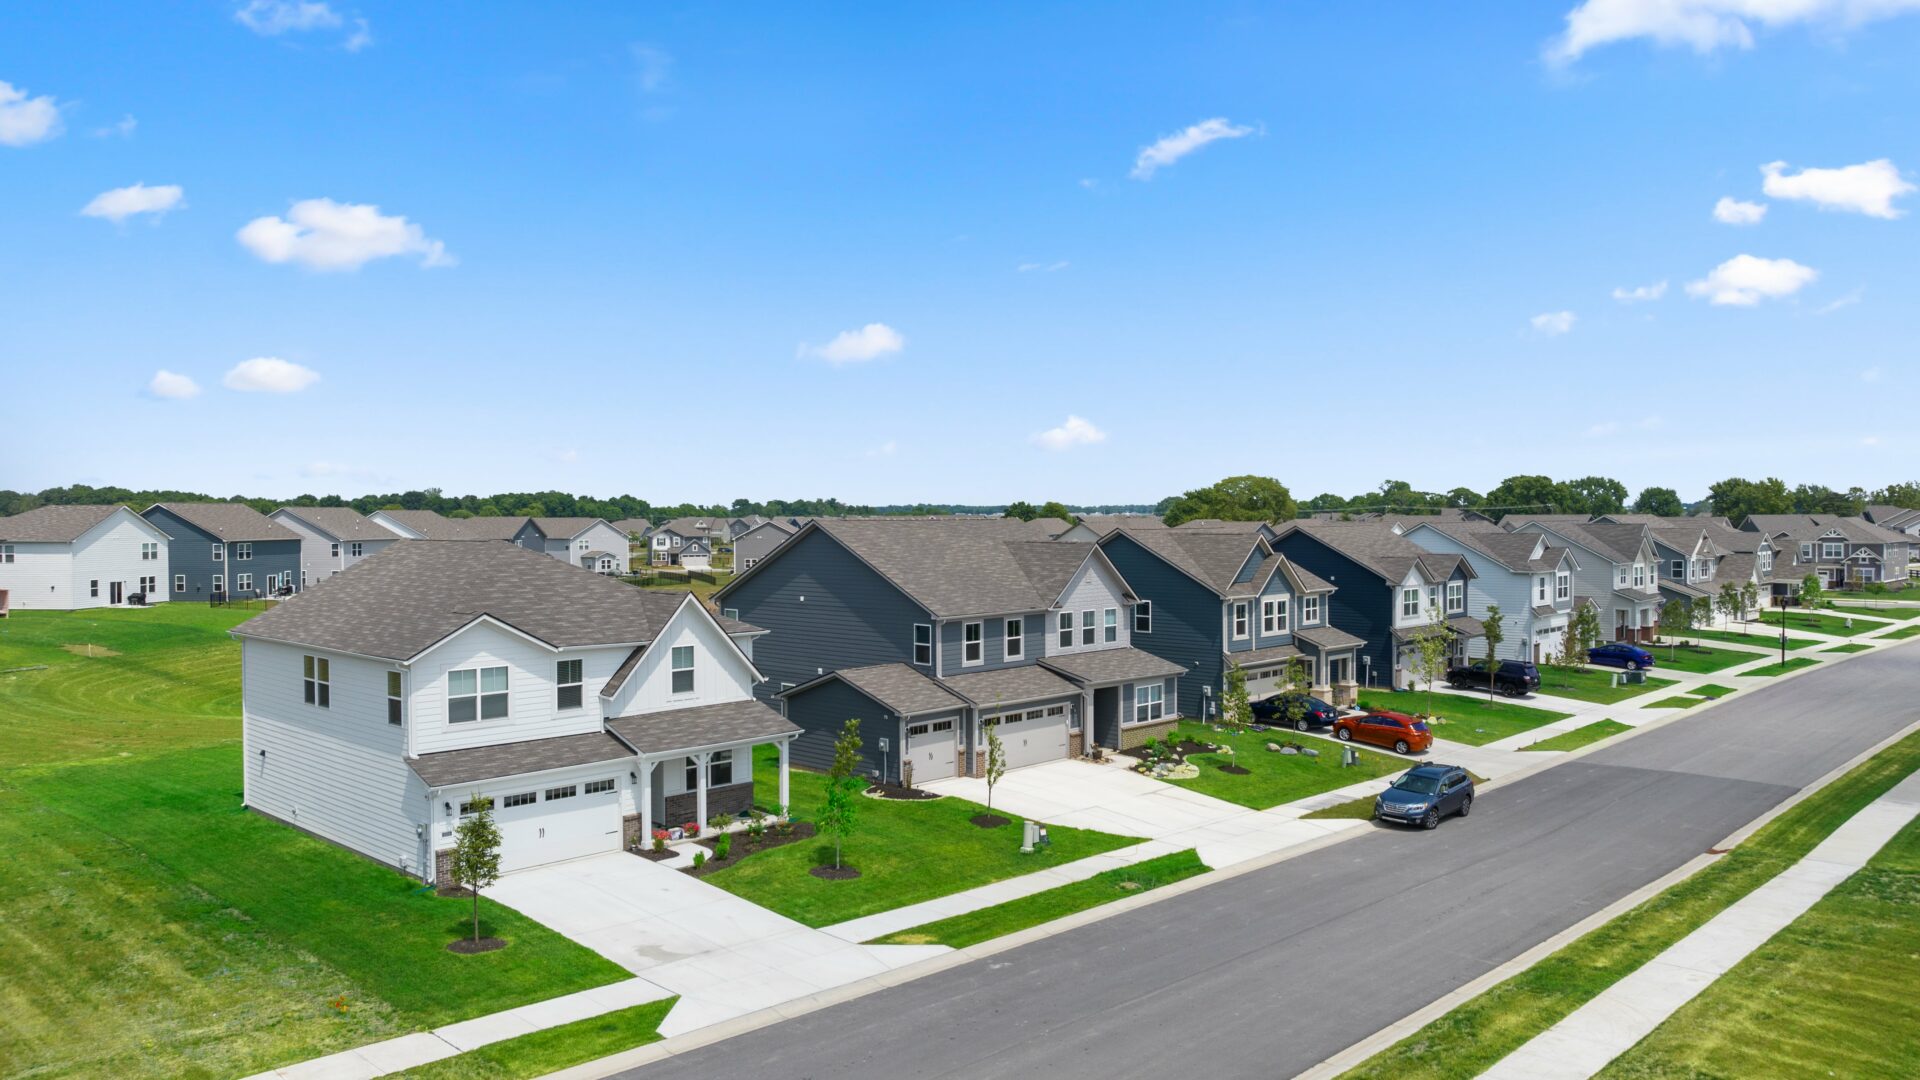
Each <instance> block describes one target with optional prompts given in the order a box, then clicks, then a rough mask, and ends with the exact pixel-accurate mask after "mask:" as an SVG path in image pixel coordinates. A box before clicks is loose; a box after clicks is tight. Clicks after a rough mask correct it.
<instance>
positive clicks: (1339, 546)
mask: <svg viewBox="0 0 1920 1080" xmlns="http://www.w3.org/2000/svg"><path fill="white" fill-rule="evenodd" d="M1294 532H1299V533H1304V534H1305V535H1307V536H1311V537H1313V538H1314V539H1316V540H1318V541H1320V542H1321V543H1322V544H1325V545H1326V546H1327V547H1330V548H1332V549H1333V550H1335V551H1338V552H1339V553H1340V554H1342V555H1345V556H1346V557H1347V558H1349V559H1352V560H1353V561H1354V562H1356V563H1358V564H1360V565H1361V566H1364V567H1366V568H1367V569H1369V570H1371V571H1373V572H1374V573H1376V574H1378V575H1380V577H1381V578H1382V579H1383V580H1385V581H1386V582H1387V584H1389V585H1398V584H1399V583H1400V582H1402V581H1405V580H1406V578H1407V574H1408V573H1409V572H1411V571H1412V570H1413V568H1414V567H1415V566H1418V567H1419V568H1420V573H1421V575H1422V576H1423V577H1425V578H1426V579H1427V580H1428V581H1445V580H1446V579H1447V578H1449V577H1452V576H1453V572H1454V569H1455V568H1456V567H1464V568H1465V570H1466V572H1467V576H1468V577H1472V576H1474V574H1473V566H1472V564H1470V563H1468V562H1467V561H1466V558H1465V557H1464V556H1460V555H1442V554H1440V553H1438V552H1432V551H1428V550H1426V549H1425V548H1422V547H1421V546H1420V545H1418V544H1416V543H1414V542H1413V541H1411V540H1409V539H1407V538H1406V537H1404V536H1401V535H1400V534H1398V533H1396V532H1394V531H1393V529H1392V527H1391V526H1389V525H1387V524H1385V523H1384V522H1349V521H1290V522H1288V523H1287V524H1285V525H1283V526H1281V528H1280V535H1281V536H1282V537H1285V536H1287V535H1289V534H1290V533H1294Z"/></svg>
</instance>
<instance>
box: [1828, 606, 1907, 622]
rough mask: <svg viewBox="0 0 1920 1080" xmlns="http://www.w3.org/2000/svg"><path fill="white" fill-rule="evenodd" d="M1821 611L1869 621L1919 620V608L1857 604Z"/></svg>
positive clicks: (1829, 607)
mask: <svg viewBox="0 0 1920 1080" xmlns="http://www.w3.org/2000/svg"><path fill="white" fill-rule="evenodd" d="M1820 610H1822V611H1834V612H1840V613H1842V614H1846V615H1865V616H1866V617H1867V618H1869V619H1890V620H1892V621H1894V622H1899V621H1900V620H1902V619H1916V618H1920V608H1912V607H1910V608H1873V607H1861V606H1860V605H1858V604H1828V605H1827V606H1826V607H1824V608H1821V609H1820Z"/></svg>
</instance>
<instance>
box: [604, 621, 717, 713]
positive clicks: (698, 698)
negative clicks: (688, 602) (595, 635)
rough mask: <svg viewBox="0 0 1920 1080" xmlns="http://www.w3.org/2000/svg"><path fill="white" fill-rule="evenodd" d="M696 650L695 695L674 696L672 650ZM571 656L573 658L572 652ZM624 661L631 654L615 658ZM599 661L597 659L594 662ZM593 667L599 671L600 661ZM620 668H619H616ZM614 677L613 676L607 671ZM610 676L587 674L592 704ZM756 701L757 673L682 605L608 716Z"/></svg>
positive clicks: (709, 624)
mask: <svg viewBox="0 0 1920 1080" xmlns="http://www.w3.org/2000/svg"><path fill="white" fill-rule="evenodd" d="M684 645H690V646H692V647H693V693H691V694H675V693H673V650H674V647H675V646H684ZM568 655H570V656H571V655H574V654H571V653H569V654H568ZM606 655H607V656H610V657H614V658H615V659H616V660H623V659H624V658H625V657H626V655H627V653H626V652H620V653H619V654H618V655H617V656H616V655H615V654H613V653H610V652H609V653H607V654H606ZM595 659H596V661H597V660H598V659H599V658H597V657H596V658H595ZM588 666H589V667H592V668H596V669H597V668H598V666H599V664H598V663H597V662H590V663H589V664H588ZM616 666H617V665H616ZM608 674H611V672H608ZM605 682H606V675H599V674H593V675H589V676H588V684H589V685H588V687H587V692H588V700H592V695H595V694H598V693H599V692H600V686H602V685H604V684H605ZM751 697H753V672H752V671H751V670H749V669H748V667H747V665H746V663H745V662H744V661H742V660H741V659H740V657H739V656H737V655H735V654H734V649H733V646H732V645H730V644H729V643H728V641H727V637H726V635H725V634H723V633H721V632H720V629H719V628H718V627H717V626H715V625H714V623H713V620H711V619H709V618H707V617H706V616H705V615H703V614H701V613H700V612H699V611H697V610H695V609H694V608H693V607H691V606H687V607H682V608H681V609H680V610H679V612H677V613H676V614H675V615H674V617H673V618H672V619H670V620H668V622H667V625H666V626H664V627H662V628H661V630H660V636H659V639H658V640H656V641H655V642H654V643H653V644H651V645H649V646H648V647H647V651H646V655H644V656H642V657H641V658H640V664H639V666H637V667H635V668H634V669H633V673H632V674H631V675H629V676H628V677H627V681H626V683H625V684H624V685H622V686H621V687H620V692H619V693H617V694H615V695H614V697H613V700H612V702H611V703H610V707H609V709H608V711H607V715H608V716H609V717H614V716H634V715H638V714H643V713H651V712H659V711H661V710H665V709H691V708H694V707H696V706H700V705H719V704H723V703H725V702H730V701H745V700H747V699H749V698H751Z"/></svg>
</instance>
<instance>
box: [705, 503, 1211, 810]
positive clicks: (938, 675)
mask: <svg viewBox="0 0 1920 1080" xmlns="http://www.w3.org/2000/svg"><path fill="white" fill-rule="evenodd" d="M714 602H715V603H716V604H718V605H719V606H720V607H721V609H722V610H723V611H724V612H726V613H727V614H728V615H729V616H730V617H738V618H742V619H746V620H747V621H749V622H752V623H753V624H754V625H756V626H763V627H765V628H767V629H768V630H769V631H771V633H770V635H769V637H768V639H767V640H766V642H764V643H763V646H762V648H761V650H760V652H759V653H758V658H759V663H760V664H761V670H763V671H765V672H766V673H767V675H768V679H769V682H768V684H767V685H768V686H769V687H770V688H775V692H776V695H777V696H778V697H779V698H780V699H781V700H783V701H784V702H785V705H786V714H787V717H788V718H789V719H791V720H792V721H793V722H794V723H796V724H798V725H799V726H800V727H801V728H802V729H803V732H804V733H803V734H802V735H801V736H800V737H799V739H798V740H797V741H796V743H795V749H794V752H795V754H796V755H798V756H799V758H800V760H801V761H803V762H806V763H808V764H817V765H820V766H824V765H825V764H826V763H827V762H828V761H830V760H831V758H832V747H833V740H834V738H835V737H836V736H837V735H838V733H839V732H840V729H841V726H842V725H843V724H845V722H846V721H847V720H848V719H850V718H852V719H857V720H859V721H860V724H861V730H862V732H863V738H864V747H863V750H864V753H865V766H866V768H867V769H868V770H869V771H871V772H873V773H875V774H877V775H880V776H882V777H885V778H887V779H889V780H893V779H898V778H900V777H901V776H902V771H901V760H902V755H903V753H904V754H905V755H906V758H907V760H910V761H912V762H913V768H912V773H913V776H912V778H913V780H914V781H915V782H920V781H925V780H929V779H935V778H938V777H943V776H951V775H954V774H955V773H956V772H959V773H966V774H969V775H979V774H980V773H981V771H982V769H983V767H984V764H985V749H986V732H987V727H988V726H989V725H992V726H993V727H994V730H995V731H996V732H997V734H998V737H999V739H1000V742H1001V745H1002V746H1003V747H1004V748H1005V751H1006V757H1007V766H1008V767H1009V768H1018V767H1021V766H1025V765H1033V764H1039V763H1041V762H1045V761H1056V760H1060V759H1063V758H1066V757H1069V756H1074V755H1077V754H1079V753H1081V752H1082V751H1083V750H1085V749H1087V748H1089V747H1091V746H1093V745H1099V746H1102V747H1107V748H1110V749H1116V750H1118V749H1130V748H1132V747H1134V746H1137V745H1139V744H1140V743H1141V742H1143V741H1144V740H1145V739H1147V738H1148V737H1151V736H1153V735H1156V734H1159V733H1162V732H1164V731H1166V730H1167V729H1168V728H1169V727H1170V726H1172V724H1173V723H1174V722H1175V721H1177V720H1178V719H1179V716H1180V713H1179V710H1178V708H1177V707H1176V705H1175V702H1176V701H1177V700H1178V695H1179V677H1180V676H1181V674H1182V673H1183V672H1182V669H1181V668H1180V666H1179V665H1176V664H1171V663H1168V662H1167V661H1165V660H1162V659H1161V658H1159V657H1157V656H1154V655H1152V654H1150V653H1147V652H1143V651H1141V650H1140V649H1138V648H1135V647H1134V646H1133V635H1134V633H1135V627H1136V618H1137V612H1136V607H1135V594H1134V592H1133V590H1132V589H1131V588H1130V587H1129V586H1128V585H1127V582H1126V580H1125V579H1124V578H1123V577H1122V576H1121V574H1120V572H1119V571H1118V570H1117V569H1116V568H1115V567H1114V566H1113V564H1112V563H1111V562H1110V561H1109V560H1108V559H1107V557H1106V555H1105V554H1103V553H1102V551H1101V550H1100V548H1099V547H1098V546H1096V545H1093V544H1070V543H1057V542H1054V541H1052V540H1049V539H1045V538H1044V537H1040V536H1037V535H1036V533H1035V532H1034V531H1033V530H1032V529H1030V528H1028V527H1027V524H1026V523H1024V522H1020V521H1018V520H1008V519H1002V518H976V519H967V520H962V519H945V520H930V519H913V518H903V519H896V520H889V519H885V518H859V519H853V518H849V519H817V520H815V521H812V522H810V523H808V524H807V525H806V526H804V527H803V528H802V529H801V530H800V531H799V532H798V533H797V534H795V535H794V537H793V538H792V539H790V540H788V541H787V542H786V543H784V544H781V545H780V546H779V547H777V548H775V549H773V551H772V552H771V553H770V554H768V555H767V556H766V558H764V559H762V560H761V561H759V562H758V563H756V564H755V565H754V566H753V568H752V569H748V570H743V571H741V573H740V575H739V576H738V577H736V578H734V580H733V581H731V582H729V583H728V584H727V585H726V586H725V587H723V588H722V589H721V590H720V591H719V592H718V593H716V594H714Z"/></svg>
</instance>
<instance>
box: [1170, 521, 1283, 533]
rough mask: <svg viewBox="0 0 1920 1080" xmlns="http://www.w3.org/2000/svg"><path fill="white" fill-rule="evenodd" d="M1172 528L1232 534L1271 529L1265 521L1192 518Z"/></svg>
mask: <svg viewBox="0 0 1920 1080" xmlns="http://www.w3.org/2000/svg"><path fill="white" fill-rule="evenodd" d="M1173 527H1174V528H1176V529H1186V530H1188V531H1189V532H1191V531H1194V530H1200V531H1205V532H1232V533H1257V532H1263V531H1265V530H1268V529H1271V528H1273V526H1272V524H1270V523H1268V522H1265V521H1222V520H1221V519H1219V518H1194V519H1193V520H1191V521H1183V522H1181V523H1180V524H1178V525H1175V526H1173Z"/></svg>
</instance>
